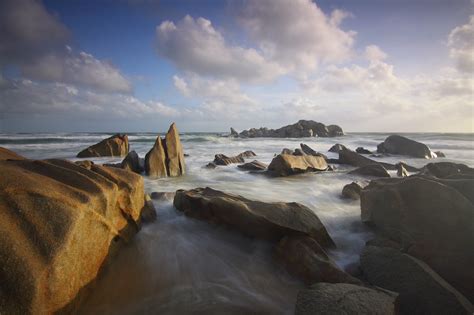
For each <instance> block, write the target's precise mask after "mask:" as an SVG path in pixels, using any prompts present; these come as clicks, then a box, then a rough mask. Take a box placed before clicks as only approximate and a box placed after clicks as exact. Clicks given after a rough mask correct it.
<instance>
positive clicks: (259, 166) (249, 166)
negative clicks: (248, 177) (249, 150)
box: [237, 160, 268, 171]
mask: <svg viewBox="0 0 474 315" xmlns="http://www.w3.org/2000/svg"><path fill="white" fill-rule="evenodd" d="M267 166H268V165H267V164H265V163H262V162H260V161H257V160H253V161H252V162H249V163H245V164H241V165H237V167H238V168H241V169H243V170H248V171H264V170H266V169H267Z"/></svg>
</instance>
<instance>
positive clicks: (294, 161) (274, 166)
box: [268, 154, 328, 176]
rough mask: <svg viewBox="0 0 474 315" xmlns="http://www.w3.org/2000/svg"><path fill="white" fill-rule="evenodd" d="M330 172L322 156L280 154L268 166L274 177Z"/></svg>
mask: <svg viewBox="0 0 474 315" xmlns="http://www.w3.org/2000/svg"><path fill="white" fill-rule="evenodd" d="M326 170H328V164H327V163H326V160H325V159H324V157H322V156H312V155H302V156H301V155H300V156H298V155H289V154H278V155H277V156H276V157H274V158H273V160H272V161H271V163H270V165H268V173H269V174H270V175H272V176H289V175H296V174H301V173H305V172H316V171H326Z"/></svg>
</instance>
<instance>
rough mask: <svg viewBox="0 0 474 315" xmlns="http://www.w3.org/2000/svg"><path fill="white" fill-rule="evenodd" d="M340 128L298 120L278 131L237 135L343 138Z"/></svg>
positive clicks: (244, 136)
mask: <svg viewBox="0 0 474 315" xmlns="http://www.w3.org/2000/svg"><path fill="white" fill-rule="evenodd" d="M343 135H344V132H343V131H342V128H341V127H339V126H337V125H329V126H326V125H324V124H322V123H319V122H315V121H313V120H300V121H298V122H297V123H295V124H293V125H288V126H284V127H281V128H279V129H268V128H266V127H262V128H259V129H256V128H251V129H249V130H244V131H242V132H241V133H240V134H239V137H241V138H259V137H268V138H302V137H338V136H343Z"/></svg>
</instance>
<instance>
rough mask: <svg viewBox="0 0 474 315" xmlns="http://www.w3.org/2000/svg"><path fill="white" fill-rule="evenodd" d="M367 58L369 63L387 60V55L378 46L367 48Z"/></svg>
mask: <svg viewBox="0 0 474 315" xmlns="http://www.w3.org/2000/svg"><path fill="white" fill-rule="evenodd" d="M365 57H366V58H367V60H369V61H380V60H384V59H386V58H387V54H386V53H385V52H384V51H383V50H382V49H380V47H379V46H377V45H369V46H367V47H365Z"/></svg>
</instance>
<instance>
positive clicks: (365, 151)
mask: <svg viewBox="0 0 474 315" xmlns="http://www.w3.org/2000/svg"><path fill="white" fill-rule="evenodd" d="M356 152H357V153H359V154H372V151H369V150H367V149H365V148H363V147H358V148H357V149H356Z"/></svg>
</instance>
